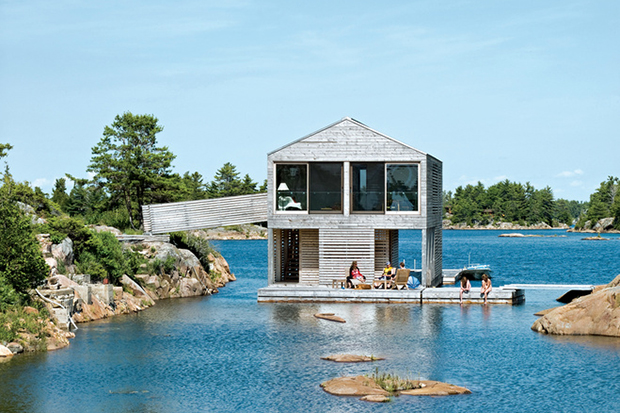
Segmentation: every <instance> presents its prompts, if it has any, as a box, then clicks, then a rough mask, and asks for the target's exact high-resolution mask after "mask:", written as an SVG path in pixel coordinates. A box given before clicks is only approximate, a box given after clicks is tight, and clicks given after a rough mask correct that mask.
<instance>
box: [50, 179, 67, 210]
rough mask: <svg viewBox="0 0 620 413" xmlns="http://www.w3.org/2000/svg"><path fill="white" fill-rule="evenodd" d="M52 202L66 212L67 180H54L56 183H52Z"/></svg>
mask: <svg viewBox="0 0 620 413" xmlns="http://www.w3.org/2000/svg"><path fill="white" fill-rule="evenodd" d="M52 201H54V202H55V203H56V204H57V205H58V206H59V207H60V208H61V209H62V210H63V211H66V208H67V202H69V195H68V194H67V180H66V179H65V178H59V179H56V182H54V190H53V191H52Z"/></svg>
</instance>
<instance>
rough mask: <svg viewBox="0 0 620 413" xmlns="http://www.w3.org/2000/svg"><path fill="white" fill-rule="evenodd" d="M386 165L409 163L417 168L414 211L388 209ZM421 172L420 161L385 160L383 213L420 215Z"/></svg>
mask: <svg viewBox="0 0 620 413" xmlns="http://www.w3.org/2000/svg"><path fill="white" fill-rule="evenodd" d="M388 165H410V166H416V167H417V170H418V177H417V193H418V196H417V204H418V205H417V210H414V211H390V210H388V205H387V200H388V181H387V179H388V174H387V168H388ZM421 172H422V167H421V163H420V162H385V175H384V177H385V178H384V181H385V199H384V201H383V202H384V204H385V205H384V207H385V214H386V215H401V214H402V215H421V214H422V203H421V201H422V196H421V192H422V191H421V190H420V189H421V188H420V187H421V185H420V182H421V181H420V176H421Z"/></svg>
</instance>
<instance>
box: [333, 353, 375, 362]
mask: <svg viewBox="0 0 620 413" xmlns="http://www.w3.org/2000/svg"><path fill="white" fill-rule="evenodd" d="M321 359H322V360H329V361H335V362H337V363H364V362H369V361H378V360H385V358H383V357H375V356H361V355H357V354H334V355H331V356H327V357H321Z"/></svg>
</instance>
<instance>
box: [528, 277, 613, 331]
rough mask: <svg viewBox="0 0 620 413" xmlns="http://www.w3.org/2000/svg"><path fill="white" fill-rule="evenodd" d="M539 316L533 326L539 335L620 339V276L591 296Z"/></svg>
mask: <svg viewBox="0 0 620 413" xmlns="http://www.w3.org/2000/svg"><path fill="white" fill-rule="evenodd" d="M540 314H542V317H541V318H539V319H538V320H536V321H535V322H534V324H533V325H532V330H534V331H537V332H539V333H543V334H556V335H597V336H612V337H620V275H618V276H617V277H616V278H615V279H614V280H613V281H612V282H610V283H609V284H607V285H605V286H600V287H597V288H596V289H595V290H594V291H593V292H592V293H591V294H589V295H586V296H583V297H580V298H577V299H575V300H573V301H572V302H570V303H569V304H566V305H564V306H561V307H556V308H553V309H550V310H546V311H544V312H541V313H540Z"/></svg>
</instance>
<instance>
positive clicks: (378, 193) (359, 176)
mask: <svg viewBox="0 0 620 413" xmlns="http://www.w3.org/2000/svg"><path fill="white" fill-rule="evenodd" d="M384 170H385V165H384V164H383V163H353V164H351V210H352V211H355V212H383V205H384V199H385V178H384Z"/></svg>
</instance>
